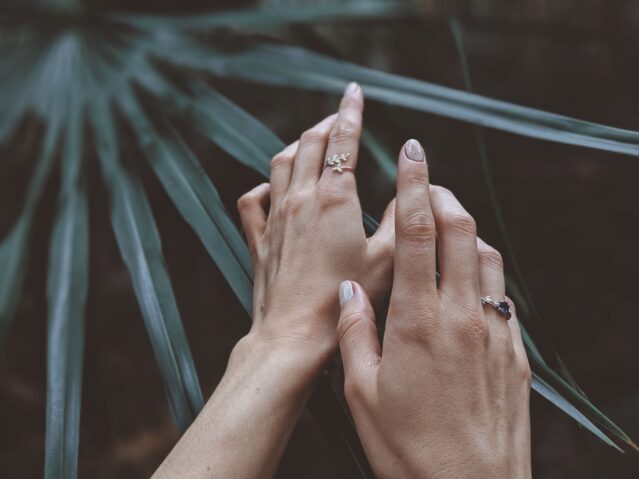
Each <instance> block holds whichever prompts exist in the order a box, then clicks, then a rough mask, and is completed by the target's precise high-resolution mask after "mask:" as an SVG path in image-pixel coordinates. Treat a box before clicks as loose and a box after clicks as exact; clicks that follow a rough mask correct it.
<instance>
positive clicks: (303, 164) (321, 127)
mask: <svg viewBox="0 0 639 479" xmlns="http://www.w3.org/2000/svg"><path fill="white" fill-rule="evenodd" d="M336 118H337V114H333V115H331V116H329V117H327V118H324V119H323V120H322V121H320V122H319V123H318V124H317V125H315V126H314V127H313V128H311V129H310V130H306V131H305V132H304V133H302V136H301V137H300V140H299V145H298V147H297V153H296V155H295V163H294V165H293V174H292V177H291V184H290V188H295V189H301V188H303V187H304V186H307V185H311V184H312V185H314V184H316V183H317V180H318V179H319V175H320V172H321V170H322V164H323V162H324V155H325V154H326V145H327V143H328V135H329V133H330V131H331V127H332V126H333V123H335V119H336Z"/></svg>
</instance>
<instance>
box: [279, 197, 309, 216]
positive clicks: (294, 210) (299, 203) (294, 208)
mask: <svg viewBox="0 0 639 479" xmlns="http://www.w3.org/2000/svg"><path fill="white" fill-rule="evenodd" d="M307 201H308V195H307V194H306V193H303V192H295V193H289V194H287V195H286V196H285V197H284V199H283V200H282V205H281V213H282V214H283V215H284V216H294V215H296V214H298V213H299V212H300V211H301V210H302V209H303V208H304V205H305V204H306V203H307Z"/></svg>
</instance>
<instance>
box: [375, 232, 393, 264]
mask: <svg viewBox="0 0 639 479" xmlns="http://www.w3.org/2000/svg"><path fill="white" fill-rule="evenodd" d="M394 258H395V241H393V239H392V238H388V239H386V240H384V241H381V242H380V245H379V247H378V249H377V252H376V259H377V262H379V263H380V264H382V265H388V264H391V265H392V263H393V260H394Z"/></svg>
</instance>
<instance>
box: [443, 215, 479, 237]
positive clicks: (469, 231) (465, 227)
mask: <svg viewBox="0 0 639 479" xmlns="http://www.w3.org/2000/svg"><path fill="white" fill-rule="evenodd" d="M443 222H444V225H445V227H446V228H448V230H449V231H450V232H451V233H453V234H457V235H460V236H476V235H477V224H476V223H475V220H474V218H473V217H472V216H470V215H469V214H468V213H460V212H456V213H452V214H448V215H445V216H444V218H443Z"/></svg>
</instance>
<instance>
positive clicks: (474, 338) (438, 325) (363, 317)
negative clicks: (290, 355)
mask: <svg viewBox="0 0 639 479" xmlns="http://www.w3.org/2000/svg"><path fill="white" fill-rule="evenodd" d="M395 224H396V236H397V241H396V256H395V273H394V284H393V291H392V296H391V305H390V310H389V314H388V320H387V324H386V333H385V337H384V344H383V346H384V347H383V349H382V348H381V347H380V344H379V342H378V336H377V330H376V327H375V318H374V314H373V311H372V309H371V306H370V303H369V301H368V299H367V297H366V293H365V292H364V289H365V287H364V288H362V287H361V286H359V285H358V284H356V283H354V282H350V281H348V282H345V283H343V284H342V285H341V286H340V298H341V302H342V311H341V317H340V320H339V323H338V336H339V342H340V349H341V352H342V357H343V361H344V369H345V377H346V383H345V391H346V399H347V401H348V404H349V406H350V409H351V411H352V413H353V417H354V420H355V423H356V426H357V431H358V433H359V435H360V438H361V439H362V442H363V444H364V448H365V450H366V453H367V455H368V458H369V459H370V461H371V463H372V466H373V468H374V470H375V472H376V473H377V475H378V477H380V478H408V477H415V478H429V479H438V478H446V479H451V478H466V477H473V478H490V479H494V478H504V479H506V478H508V479H514V478H528V477H531V472H530V417H529V408H528V398H529V391H530V369H529V366H528V361H527V359H526V354H525V351H524V346H523V343H522V339H521V335H520V331H519V327H518V323H517V318H516V317H514V316H513V318H512V319H511V320H510V321H507V319H506V318H505V317H504V316H503V315H502V314H500V313H499V312H497V311H495V310H494V309H493V308H492V307H490V306H485V307H482V303H481V299H480V298H481V296H484V295H490V296H492V297H494V298H503V296H504V275H503V270H502V263H501V258H500V255H499V253H497V252H496V251H495V250H493V249H492V248H490V247H489V246H487V245H486V244H485V243H483V242H482V241H481V240H479V239H478V238H477V237H476V232H475V223H474V221H473V219H472V218H471V216H470V215H469V214H468V213H467V212H466V211H465V210H464V209H463V208H462V206H461V205H460V204H459V202H458V201H457V200H456V199H455V197H454V196H453V195H452V193H450V192H449V191H447V190H445V189H444V188H440V187H436V186H430V187H429V182H428V170H427V166H426V161H425V156H424V153H423V150H422V149H421V147H420V146H419V144H418V143H417V142H415V141H414V140H411V141H410V142H408V143H407V144H406V146H405V147H404V149H403V150H402V152H401V154H400V158H399V172H398V179H397V205H396V219H395ZM436 258H437V259H438V260H439V267H440V273H441V281H440V284H439V285H437V284H436V280H435V264H436Z"/></svg>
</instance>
